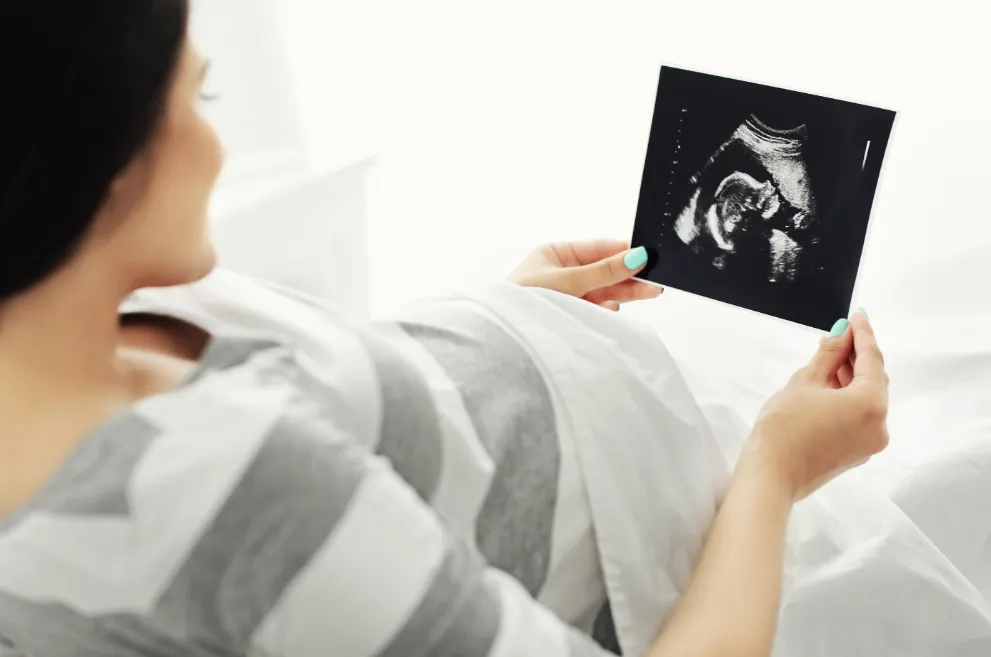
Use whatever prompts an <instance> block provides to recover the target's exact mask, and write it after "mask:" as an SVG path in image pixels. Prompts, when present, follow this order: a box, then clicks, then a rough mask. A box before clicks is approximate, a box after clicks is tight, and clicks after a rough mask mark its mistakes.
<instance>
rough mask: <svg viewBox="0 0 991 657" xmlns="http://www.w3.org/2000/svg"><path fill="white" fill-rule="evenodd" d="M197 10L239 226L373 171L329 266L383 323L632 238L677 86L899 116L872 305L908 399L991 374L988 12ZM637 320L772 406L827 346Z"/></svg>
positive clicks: (761, 321)
mask: <svg viewBox="0 0 991 657" xmlns="http://www.w3.org/2000/svg"><path fill="white" fill-rule="evenodd" d="M194 2H196V3H198V4H197V5H196V7H197V18H196V30H195V32H194V33H195V34H197V35H198V37H199V40H200V42H201V48H202V49H203V50H204V51H205V54H206V55H207V56H209V57H211V58H212V59H213V60H214V61H215V65H216V72H217V75H216V77H215V78H214V80H213V82H212V86H213V87H215V90H216V91H218V92H220V93H221V94H224V100H222V101H221V102H219V103H217V105H216V107H211V108H210V111H211V112H213V113H214V116H215V118H216V121H217V123H218V126H219V127H220V128H221V132H222V133H223V134H224V136H225V137H226V138H227V139H228V146H229V148H230V149H231V164H232V172H231V173H230V174H229V175H228V177H227V178H226V179H225V183H224V188H223V190H222V192H221V197H220V198H221V199H222V201H223V202H222V203H221V204H220V205H221V206H223V207H227V206H228V205H231V204H233V205H237V203H238V201H239V200H243V199H250V198H251V197H252V194H257V193H258V190H259V189H260V188H263V187H264V185H265V184H266V181H270V180H272V179H276V178H280V177H281V178H287V177H288V178H292V177H293V176H296V177H301V178H306V179H312V178H313V177H314V176H320V175H323V174H324V173H325V172H328V171H333V170H335V169H337V168H340V167H344V166H347V165H349V164H351V163H354V162H357V161H360V160H362V159H363V158H367V157H369V156H374V157H375V160H374V166H371V167H369V169H368V171H367V176H366V177H365V178H364V181H365V182H363V183H361V185H362V193H363V194H364V197H363V198H364V199H365V201H366V202H365V203H364V204H362V205H361V207H360V212H359V213H353V216H347V217H345V216H341V215H338V216H329V215H328V216H327V217H326V221H327V222H329V223H333V222H345V221H363V222H364V225H363V226H362V227H360V229H349V230H350V231H352V232H354V230H358V231H359V232H360V233H361V234H360V236H359V237H355V238H354V245H353V246H352V245H350V244H347V243H346V242H345V243H344V244H341V243H336V244H329V243H328V246H327V251H326V253H327V254H328V255H327V257H328V258H340V257H341V255H340V254H341V253H342V252H346V251H349V250H350V251H354V250H355V249H357V250H358V251H360V252H361V253H362V254H364V255H366V256H367V257H366V258H363V259H362V258H354V257H352V261H353V263H356V264H353V265H349V267H352V271H351V272H350V273H351V275H352V276H353V277H354V279H355V280H361V281H364V282H363V283H362V285H367V290H368V308H367V309H368V310H370V311H371V312H372V313H379V312H385V311H388V310H390V309H393V308H395V307H396V306H397V305H400V304H402V303H403V302H405V301H407V300H409V299H411V298H414V297H416V296H420V295H424V294H430V293H433V292H436V291H439V290H442V289H446V288H450V287H460V286H466V285H472V284H476V283H480V282H484V281H487V280H492V279H495V278H498V277H500V276H503V275H504V274H505V273H507V272H508V271H509V270H510V269H511V268H512V266H513V265H514V264H515V263H516V262H517V261H518V260H519V259H520V258H522V257H523V256H524V255H525V253H526V251H527V250H528V249H529V248H530V247H531V246H533V245H536V244H537V243H539V242H541V241H545V240H551V239H570V238H582V237H590V236H620V237H626V236H628V235H629V234H630V231H631V228H632V224H633V218H634V215H635V211H636V202H637V196H638V190H639V185H640V174H641V169H642V165H643V159H644V153H645V148H646V142H647V137H648V133H649V129H650V118H651V114H652V110H653V103H654V96H655V91H656V81H657V74H658V70H659V67H660V66H661V64H662V63H668V64H672V65H677V66H682V67H686V68H693V69H697V70H701V71H705V72H711V73H716V74H721V75H725V76H730V77H738V78H743V79H748V80H753V81H756V82H764V83H770V84H775V85H779V86H784V87H789V88H794V89H798V90H803V91H810V92H814V93H818V94H823V95H832V96H836V97H841V98H847V99H850V100H856V101H860V102H865V103H869V104H875V105H880V106H883V107H887V108H890V109H894V110H897V111H898V112H899V117H898V121H897V123H896V127H895V133H894V135H893V138H892V140H891V143H890V147H889V152H888V159H887V163H886V166H885V170H884V173H883V176H882V182H881V187H880V189H879V196H878V199H877V202H876V204H875V212H874V220H873V228H872V231H871V234H870V240H869V244H868V248H867V250H866V252H865V257H864V263H863V266H862V274H861V280H860V284H859V286H858V291H857V299H856V300H855V304H856V305H861V304H862V305H864V306H866V307H867V308H868V309H869V310H870V313H871V316H872V318H873V319H874V321H875V324H876V326H877V330H878V332H879V334H880V336H881V338H882V340H883V342H884V345H885V346H886V348H887V350H888V352H889V360H892V363H891V367H892V370H893V378H894V374H895V373H896V372H897V371H898V370H899V367H901V368H902V370H903V371H904V376H903V377H902V380H904V379H906V378H908V379H911V381H912V382H913V385H916V384H917V383H919V381H917V379H918V380H921V381H923V382H924V380H925V377H926V376H927V370H926V367H928V366H929V365H928V364H927V363H928V361H926V362H925V363H923V362H922V361H918V360H916V361H913V360H912V358H913V356H914V355H915V354H919V353H922V352H925V353H926V354H928V355H932V354H944V355H945V356H946V357H947V358H952V356H953V354H961V355H963V354H971V353H974V350H975V349H976V350H983V351H981V353H983V354H984V355H987V354H988V353H989V352H988V350H987V347H985V346H984V345H985V343H986V342H987V340H988V339H989V338H987V337H985V336H991V330H989V329H991V291H989V290H988V283H989V282H991V228H989V221H991V217H989V213H988V211H987V205H986V202H985V198H986V194H987V189H988V181H989V179H991V166H989V164H988V153H989V150H991V122H989V119H991V102H989V101H991V50H989V46H988V45H987V44H988V39H987V35H986V29H987V26H988V24H989V20H988V19H989V15H988V13H989V10H988V9H987V8H986V3H982V2H963V1H959V0H951V1H944V2H939V3H909V2H900V1H899V2H896V1H894V0H886V1H879V0H857V1H854V2H850V1H835V0H834V1H831V2H828V3H824V2H815V3H813V2H800V1H796V0H791V1H787V2H786V1H776V0H756V1H754V2H750V3H739V2H732V3H731V2H715V1H712V0H709V1H704V0H693V1H690V2H677V3H676V2H634V1H628V2H622V1H606V0H601V1H598V2H591V1H580V0H569V1H559V0H502V1H501V2H497V3H496V2H474V1H468V0H459V1H449V2H440V1H431V0H420V1H417V2H408V1H406V2H400V1H384V0H349V1H344V0H194ZM235 101H236V102H235ZM244 202H245V203H247V202H248V201H244ZM224 204H227V205H224ZM354 217H359V218H358V219H355V218H354ZM361 217H363V219H362V218H361ZM218 221H219V219H218ZM279 226H280V224H279V223H278V222H275V223H273V228H272V230H273V231H278V230H279ZM345 233H347V231H345ZM282 238H283V240H284V241H285V240H286V236H282ZM291 239H292V240H307V239H310V240H311V242H312V241H313V240H312V237H310V236H308V235H306V234H298V235H292V236H291ZM321 239H323V238H321ZM348 239H349V238H348ZM267 246H268V245H267V244H266V243H265V240H264V239H261V241H260V242H259V243H258V250H259V252H263V251H264V250H265V249H266V247H267ZM280 248H290V247H280ZM307 253H310V252H307ZM335 254H336V255H335ZM307 257H312V256H307ZM322 271H324V272H325V273H326V271H327V270H322ZM333 276H335V279H334V280H330V281H327V282H326V286H327V287H328V288H333V287H334V286H347V285H349V284H350V282H349V280H346V279H347V278H348V277H347V276H341V275H340V274H339V273H336V274H334V275H333ZM342 278H343V279H345V280H340V279H342ZM624 314H628V315H629V316H632V317H635V318H637V319H639V320H642V321H646V322H648V323H649V324H650V325H652V326H654V327H656V329H657V330H658V331H659V332H660V333H661V334H662V336H663V337H664V338H665V339H666V340H667V342H668V343H669V345H670V346H671V348H672V349H673V350H675V351H677V352H679V353H680V354H683V355H684V357H685V358H689V359H691V360H692V362H693V363H695V364H696V366H697V367H700V368H710V369H711V371H712V373H713V376H716V375H717V374H719V373H720V372H726V373H728V375H732V373H733V372H734V371H739V370H740V369H741V368H747V369H748V370H749V371H750V372H751V375H750V378H749V379H748V380H747V383H746V384H745V388H746V390H741V392H742V393H743V392H745V393H748V394H752V395H753V397H754V399H757V398H758V397H762V396H763V395H764V394H766V391H767V390H770V389H772V388H773V386H775V385H776V384H777V383H779V382H780V380H781V376H782V375H783V372H784V371H786V370H787V369H788V367H791V365H792V364H797V363H798V362H800V361H801V359H802V358H804V357H805V356H806V355H807V353H808V350H809V349H810V348H812V346H813V345H814V343H815V337H816V336H815V335H814V334H809V333H808V332H805V331H803V330H801V329H797V328H795V327H792V326H790V325H784V324H781V323H779V322H776V321H773V320H769V319H766V318H763V317H759V316H756V315H752V314H749V313H746V312H742V311H738V310H734V309H730V308H727V307H723V306H720V305H717V304H714V303H711V302H707V301H704V300H701V299H696V298H694V297H691V296H689V295H685V294H680V293H677V292H669V293H668V294H665V295H664V297H662V299H661V300H659V301H657V302H653V303H651V304H647V305H642V306H641V307H639V308H635V307H631V308H629V309H628V310H624ZM770 356H774V359H773V366H771V365H770V364H769V365H767V366H764V365H763V363H764V361H765V360H766V359H768V358H769V357H770ZM748 358H749V360H748ZM940 362H941V363H943V365H942V366H944V367H945V363H946V362H952V361H945V360H944V361H940ZM910 365H912V366H911V367H910ZM985 365H988V363H987V362H985ZM968 371H970V370H968ZM964 376H965V377H966V376H974V375H973V374H965V375H964ZM913 377H914V378H913ZM893 385H894V386H895V387H893V392H895V391H896V390H897V385H898V384H897V381H896V383H895V384H893ZM906 385H907V384H906ZM936 392H937V393H938V392H939V391H936ZM978 401H979V400H978V399H977V398H976V397H974V398H971V397H966V398H964V399H961V398H960V397H959V396H958V395H956V396H949V397H947V399H945V400H941V401H940V403H941V404H942V406H941V409H942V411H945V412H963V411H965V410H967V409H960V408H957V407H959V405H960V404H971V405H973V404H977V403H978ZM982 403H983V402H982ZM954 405H956V406H954ZM937 416H938V414H934V413H931V412H930V413H929V414H928V415H927V416H926V417H927V418H928V419H927V421H930V422H932V423H934V424H933V425H932V426H933V430H935V429H936V428H938V424H936V422H937V420H936V419H935V418H936V417H937ZM902 418H903V419H902V420H901V421H903V422H905V423H912V422H916V423H917V422H918V421H919V419H918V418H916V417H914V416H913V414H912V412H911V409H906V410H905V412H904V414H903V415H902Z"/></svg>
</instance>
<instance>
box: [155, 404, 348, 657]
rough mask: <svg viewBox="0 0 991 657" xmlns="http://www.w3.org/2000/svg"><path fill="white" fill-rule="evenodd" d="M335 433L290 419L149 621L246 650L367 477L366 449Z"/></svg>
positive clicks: (195, 640) (208, 643)
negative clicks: (339, 439)
mask: <svg viewBox="0 0 991 657" xmlns="http://www.w3.org/2000/svg"><path fill="white" fill-rule="evenodd" d="M332 430H333V427H323V428H322V429H321V428H320V426H319V425H316V424H313V423H312V422H311V423H308V424H304V423H301V422H294V421H293V418H292V416H291V415H289V414H287V415H285V416H283V418H282V419H281V420H280V421H279V423H277V424H276V426H275V427H274V428H273V430H272V433H271V435H270V436H269V438H268V440H267V441H266V442H265V443H264V444H263V446H262V447H261V449H260V450H259V452H258V454H257V455H256V457H255V459H254V461H253V462H252V464H251V465H250V466H249V468H248V469H247V471H246V472H245V473H244V474H243V476H242V477H241V480H240V481H239V482H238V484H237V485H236V486H235V488H234V490H233V491H232V492H231V494H230V496H229V497H228V499H227V500H226V502H225V503H224V505H223V507H222V508H221V509H220V511H219V513H218V514H217V516H216V517H215V518H214V520H213V522H212V524H211V525H210V527H209V529H208V530H207V531H206V532H205V533H204V535H203V536H202V537H201V538H200V540H199V542H198V543H197V545H196V547H195V548H194V549H193V551H192V553H191V554H190V555H189V557H188V558H187V560H186V562H185V564H184V565H183V566H182V568H181V570H180V571H179V572H178V573H177V574H176V577H175V579H174V580H173V582H172V583H171V584H170V586H169V587H168V589H166V591H165V593H164V594H163V596H162V598H161V599H160V601H159V604H158V605H157V607H156V609H155V610H154V612H153V613H152V614H151V616H150V619H149V622H151V623H153V624H154V625H155V626H160V627H162V628H163V629H165V630H167V632H168V634H169V635H171V636H178V637H183V638H185V639H186V640H188V641H189V642H190V643H191V644H193V645H197V646H204V647H209V648H216V647H224V648H227V649H229V650H231V651H232V652H233V654H238V655H240V654H243V653H244V652H245V651H247V649H248V647H249V645H250V639H251V637H252V636H253V634H254V633H255V630H256V629H257V627H258V625H259V624H260V623H261V622H262V620H264V618H265V617H266V616H267V615H268V613H269V612H270V611H271V609H272V608H273V606H274V605H275V604H276V603H277V602H278V600H279V599H280V597H281V596H282V594H283V592H284V591H285V589H286V587H287V586H288V585H289V584H290V582H291V581H292V580H293V579H294V578H295V577H296V576H297V575H298V574H299V572H300V571H301V570H302V569H303V568H305V567H306V566H307V565H308V564H309V563H310V562H311V560H312V559H313V557H314V556H315V555H316V553H317V552H318V551H319V550H320V548H321V547H322V546H323V544H324V543H325V542H326V541H327V540H328V538H329V536H330V534H331V532H332V531H333V530H334V528H335V526H336V525H337V524H338V523H339V522H340V520H341V518H342V517H343V516H344V514H345V512H346V511H347V508H348V505H349V504H350V502H351V499H352V497H353V496H354V494H355V492H356V491H357V489H358V487H359V485H360V482H361V480H362V478H363V475H364V466H363V465H362V461H361V455H360V454H359V453H358V452H359V451H360V448H358V447H356V446H354V445H352V444H349V443H345V442H341V443H338V442H334V441H333V440H331V439H330V438H331V436H329V435H328V432H329V431H332ZM314 434H316V435H314ZM352 454H353V457H352Z"/></svg>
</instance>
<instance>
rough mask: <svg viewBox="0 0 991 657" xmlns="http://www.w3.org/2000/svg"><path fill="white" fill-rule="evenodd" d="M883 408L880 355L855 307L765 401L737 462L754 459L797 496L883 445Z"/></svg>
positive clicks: (884, 388)
mask: <svg viewBox="0 0 991 657" xmlns="http://www.w3.org/2000/svg"><path fill="white" fill-rule="evenodd" d="M838 328H843V327H842V325H840V326H838ZM851 362H852V372H851V365H850V364H851ZM887 413H888V376H887V374H886V373H885V370H884V360H883V357H882V355H881V351H880V350H879V349H878V346H877V342H876V340H875V339H874V331H873V329H872V328H871V325H870V321H869V320H868V319H867V316H866V315H865V314H864V313H863V312H862V311H858V312H856V313H854V314H853V316H852V317H851V318H850V320H849V325H848V326H847V327H845V329H844V330H843V332H842V333H841V334H840V335H839V336H836V337H830V338H828V339H826V340H824V341H822V342H821V344H820V346H819V350H818V352H816V354H815V356H813V357H812V359H811V361H809V364H808V365H806V366H805V367H803V368H802V369H800V370H799V371H798V372H796V373H795V375H794V376H792V378H791V380H789V382H788V384H787V385H786V386H785V387H784V388H783V389H782V390H781V391H780V392H778V393H777V394H776V395H775V396H774V397H772V398H771V399H770V401H768V402H767V404H766V405H765V406H764V409H763V410H762V411H761V414H760V416H759V418H758V420H757V423H756V425H755V426H754V431H753V433H752V434H751V438H750V440H749V441H748V444H747V448H746V449H745V451H744V455H743V457H742V458H741V465H745V464H758V465H759V466H760V467H762V468H764V469H765V472H768V471H769V472H770V473H771V474H772V476H775V477H779V482H780V483H781V484H782V485H784V486H785V487H787V490H788V491H789V492H790V493H791V494H792V495H793V498H794V499H795V500H799V499H802V498H804V497H806V496H808V495H809V494H811V493H812V492H814V491H815V490H816V489H818V488H819V487H821V486H823V485H824V484H826V483H827V482H828V481H830V480H831V479H833V478H834V477H836V476H837V475H839V474H841V473H843V472H845V471H847V470H849V469H851V468H854V467H856V466H858V465H862V464H864V463H866V462H867V460H868V459H870V457H871V456H873V455H874V454H877V453H878V452H880V451H881V450H883V449H884V448H885V447H886V446H887V444H888V430H887V422H886V419H887Z"/></svg>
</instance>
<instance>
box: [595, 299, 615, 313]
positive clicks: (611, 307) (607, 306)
mask: <svg viewBox="0 0 991 657" xmlns="http://www.w3.org/2000/svg"><path fill="white" fill-rule="evenodd" d="M599 305H600V306H602V307H603V308H605V309H606V310H611V311H613V312H617V313H618V312H619V304H618V303H617V302H615V301H603V302H602V303H600V304H599Z"/></svg>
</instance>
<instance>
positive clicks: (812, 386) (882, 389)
mask: <svg viewBox="0 0 991 657" xmlns="http://www.w3.org/2000/svg"><path fill="white" fill-rule="evenodd" d="M845 321H846V320H841V322H845ZM841 322H838V323H837V328H838V329H842V332H841V333H840V335H839V336H836V337H833V338H831V339H828V340H826V341H824V342H823V343H822V345H821V346H820V349H819V352H818V353H817V354H816V355H815V356H814V357H813V359H812V361H811V362H810V363H809V365H808V366H807V367H805V368H804V369H802V370H800V371H799V372H798V373H797V374H796V375H795V376H794V377H792V380H791V381H790V382H789V383H788V385H787V386H786V387H785V388H784V389H783V390H782V391H781V392H780V393H778V395H776V396H775V397H774V398H772V399H771V401H770V402H768V404H767V406H765V408H764V411H763V412H762V415H761V417H760V419H759V420H758V422H757V425H756V427H755V429H754V433H753V435H752V436H751V438H750V440H749V442H748V446H747V449H746V450H745V452H744V455H743V457H742V458H741V460H740V464H739V465H738V467H737V470H736V472H735V474H734V478H733V482H732V484H731V485H730V488H729V491H728V492H727V495H726V498H725V501H724V502H723V505H722V507H721V509H720V511H719V513H718V515H717V517H716V520H715V522H714V523H713V526H712V530H711V531H710V534H709V538H708V540H707V542H706V545H705V548H704V549H703V551H702V556H701V558H700V560H699V564H698V566H697V569H696V572H695V576H694V577H693V579H692V582H691V584H690V585H689V587H688V590H687V591H686V592H685V596H684V597H683V598H682V600H681V602H680V603H679V605H678V607H677V608H676V609H675V612H674V614H673V615H672V617H671V619H670V620H669V622H668V624H667V626H666V627H665V629H664V631H663V632H662V633H661V636H660V637H659V638H658V640H657V642H656V643H655V644H654V646H653V647H652V648H651V650H650V651H649V653H648V657H767V655H769V654H770V652H771V649H772V648H773V643H774V634H775V628H776V623H777V617H778V606H779V599H780V594H781V574H782V560H783V550H784V538H785V530H786V526H787V523H788V517H789V515H790V511H791V508H792V505H793V503H794V502H795V501H796V500H798V499H801V498H802V497H805V496H806V495H808V494H810V493H811V492H813V491H814V490H816V489H817V488H819V487H820V486H822V485H823V484H825V483H826V482H827V481H829V480H830V479H832V478H833V477H835V476H836V475H838V474H839V473H841V472H843V471H845V470H847V469H849V468H852V467H855V466H857V465H859V464H862V463H863V462H865V461H866V460H867V459H869V458H870V457H871V455H873V454H876V453H877V452H879V451H881V450H882V449H884V447H885V446H886V445H887V442H888V434H887V429H886V422H885V418H886V413H887V375H886V374H885V372H884V363H883V359H882V357H881V353H880V351H879V350H878V348H877V343H876V342H875V339H874V332H873V330H872V329H871V327H870V324H869V322H868V320H867V316H866V315H865V314H863V313H862V312H858V313H855V314H854V316H853V318H852V319H851V320H850V324H849V326H847V325H845V324H843V323H841ZM854 354H856V356H857V357H856V359H855V362H854V367H853V378H852V380H850V381H849V383H848V384H847V385H846V386H844V387H842V388H840V389H836V388H835V387H834V386H835V385H836V375H837V372H839V371H840V369H841V368H844V367H848V362H849V360H850V358H851V356H852V355H854Z"/></svg>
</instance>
